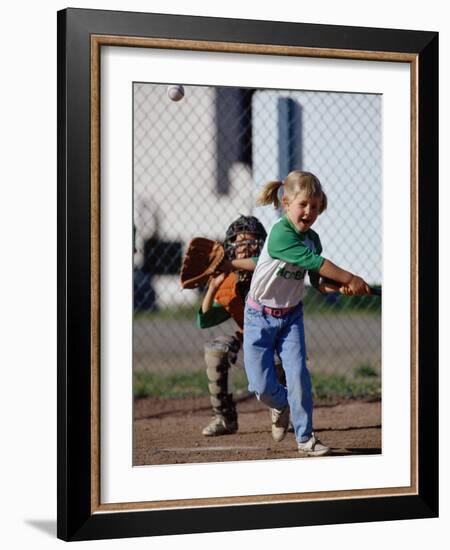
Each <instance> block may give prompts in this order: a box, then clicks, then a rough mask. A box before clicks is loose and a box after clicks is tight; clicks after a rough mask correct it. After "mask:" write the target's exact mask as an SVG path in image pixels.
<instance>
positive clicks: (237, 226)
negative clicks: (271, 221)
mask: <svg viewBox="0 0 450 550" xmlns="http://www.w3.org/2000/svg"><path fill="white" fill-rule="evenodd" d="M239 233H253V234H254V235H256V240H257V244H258V254H259V253H260V252H261V249H262V247H263V245H264V241H265V240H266V237H267V233H266V230H265V229H264V226H263V224H262V223H261V222H260V221H259V220H258V218H255V216H242V215H241V216H239V218H238V219H237V220H235V221H234V222H233V223H232V224H231V225H230V226H229V227H228V229H227V232H226V233H225V241H224V243H223V246H224V249H225V257H226V258H227V259H228V260H233V259H234V258H235V255H236V252H235V247H234V241H235V240H236V237H237V235H239Z"/></svg>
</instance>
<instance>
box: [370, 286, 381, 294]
mask: <svg viewBox="0 0 450 550" xmlns="http://www.w3.org/2000/svg"><path fill="white" fill-rule="evenodd" d="M370 294H371V295H372V296H381V287H380V286H371V287H370Z"/></svg>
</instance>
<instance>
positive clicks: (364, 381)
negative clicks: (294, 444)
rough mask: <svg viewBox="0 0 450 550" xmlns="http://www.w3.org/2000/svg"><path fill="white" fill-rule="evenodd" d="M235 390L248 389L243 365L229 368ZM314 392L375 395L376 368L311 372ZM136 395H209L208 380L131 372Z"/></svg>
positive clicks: (325, 396)
mask: <svg viewBox="0 0 450 550" xmlns="http://www.w3.org/2000/svg"><path fill="white" fill-rule="evenodd" d="M231 378H232V388H233V391H234V392H235V393H238V392H240V391H241V392H242V391H245V390H246V389H247V378H246V375H245V372H244V370H243V369H237V368H233V369H232V370H231ZM312 384H313V396H314V399H316V400H330V399H358V398H367V397H370V398H378V397H380V396H381V381H380V378H379V376H378V375H377V373H376V371H375V369H374V368H373V367H371V366H370V365H368V364H362V365H360V366H359V367H357V368H356V369H355V371H354V373H353V376H344V375H339V374H323V373H322V374H321V373H312ZM133 385H134V388H133V389H134V396H135V397H148V396H153V397H165V398H174V397H201V396H207V395H208V382H207V379H206V373H205V371H203V370H199V371H194V372H174V373H171V374H159V373H151V372H138V373H135V375H134V381H133Z"/></svg>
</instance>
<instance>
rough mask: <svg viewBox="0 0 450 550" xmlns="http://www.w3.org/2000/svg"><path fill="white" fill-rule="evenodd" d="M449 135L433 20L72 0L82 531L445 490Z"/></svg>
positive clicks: (356, 506)
mask: <svg viewBox="0 0 450 550" xmlns="http://www.w3.org/2000/svg"><path fill="white" fill-rule="evenodd" d="M437 143H438V35H437V33H435V32H427V31H410V30H393V29H375V28H358V27H343V26H328V25H318V24H314V25H313V24H300V23H287V22H285V23H280V22H272V21H251V20H240V19H220V18H207V17H191V16H173V15H161V14H148V13H129V12H113V11H100V10H84V9H66V10H63V11H61V12H59V13H58V270H59V272H58V537H59V538H62V539H64V540H88V539H100V538H118V537H134V536H136V537H137V536H153V535H164V534H182V533H200V532H212V531H232V530H248V529H261V528H265V529H267V528H278V527H289V526H303V525H321V524H330V523H351V522H367V521H385V520H394V519H411V518H427V517H436V516H437V515H438V357H437V354H438V342H437V338H438V336H437V334H438V331H437V325H438V290H437V288H438V286H437V277H438V275H437V273H438V268H437V265H438V236H437V235H438V219H437V212H438V162H437V160H438V159H437V156H438V153H437V151H438V147H437ZM307 182H309V183H307ZM296 201H297V202H296ZM297 203H298V204H297ZM296 205H297V206H296ZM295 208H298V210H295ZM313 223H314V230H313V229H311V226H312V224H313ZM289 235H291V236H292V239H294V240H295V243H296V244H295V246H294V245H293V244H292V242H294V241H292V242H291V241H288V239H289V238H291V237H289ZM319 235H320V237H319ZM196 237H203V238H204V239H207V242H208V243H211V242H212V243H213V244H214V243H215V249H214V250H217V249H219V251H221V254H222V255H223V256H220V259H219V261H220V262H221V263H219V264H218V265H219V267H218V268H216V267H214V269H213V270H212V271H210V272H208V274H207V275H206V276H205V277H203V278H202V279H201V280H199V282H198V283H195V284H191V285H188V284H187V283H186V279H183V276H184V274H185V273H186V270H187V269H188V268H187V267H186V266H187V263H188V261H189V258H190V257H191V256H190V254H191V250H192V249H191V248H190V244H191V241H192V240H193V239H195V238H196ZM288 242H289V243H290V244H287V243H288ZM299 243H300V244H299ZM208 246H209V245H208ZM292 247H294V248H292ZM299 247H300V248H301V250H302V251H306V252H302V254H303V253H304V254H306V256H302V259H301V260H300V259H297V258H298V256H293V255H292V254H294V253H295V254H300V252H299V250H300V248H299ZM288 249H289V250H291V251H292V250H294V249H295V252H287V250H288ZM306 257H307V259H305V258H306ZM222 258H223V259H222ZM293 258H295V259H293ZM330 265H332V266H334V267H332V268H330ZM268 266H270V269H272V270H273V277H272V275H271V276H270V277H272V278H271V279H270V278H269V279H267V278H265V277H269V275H267V273H268V272H269V271H268V270H269V267H268ZM292 266H294V268H296V269H294V270H292ZM300 268H301V269H300ZM329 269H334V271H333V272H332V273H334V274H336V277H330V276H329V273H331V272H330V271H329ZM277 277H278V279H276V278H277ZM330 278H331V279H333V281H330V280H329V279H330ZM274 279H276V282H273V280H274ZM180 281H181V283H180ZM262 281H265V282H264V283H263V282H262ZM267 281H269V282H267ZM264 285H266V286H264ZM289 285H291V286H289ZM292 285H294V286H292ZM288 287H289V289H291V288H295V292H291V290H289V291H288V290H286V289H287V288H288ZM261 288H263V291H261ZM271 288H272V289H276V290H273V294H271V292H269V290H268V289H271ZM318 290H319V292H318ZM258 293H259V294H258ZM381 294H382V296H381ZM280 296H281V298H280ZM261 297H262V298H261ZM256 298H258V299H256ZM245 304H246V305H245ZM244 306H245V312H244ZM249 309H250V310H252V313H249ZM249 315H250V316H251V315H253V321H249V319H250V317H248V316H249ZM303 316H304V317H303ZM256 317H258V319H260V320H261V319H264V323H265V327H266V326H267V327H268V326H270V327H272V328H271V330H272V329H273V330H275V329H274V327H275V326H276V327H277V328H276V330H277V331H278V332H277V333H276V334H277V336H276V337H275V336H274V338H273V340H272V341H271V343H270V345H269V344H267V342H265V343H264V346H263V348H264V350H265V352H264V359H261V365H262V366H261V369H263V370H261V371H258V368H259V366H258V368H256V367H255V365H259V363H258V361H259V360H258V357H259V356H257V355H256V354H255V353H253V351H252V350H254V349H256V348H257V349H263V348H262V347H261V346H262V344H261V341H262V340H260V339H258V338H259V337H258V338H257V337H256V336H255V325H254V324H253V322H256ZM294 318H295V319H294ZM287 319H289V321H287ZM283 323H287V324H285V325H283V327H284V328H283V329H281V328H280V327H281V326H282V324H283ZM293 326H295V327H297V328H296V329H295V330H297V329H298V331H299V332H298V334H300V335H301V338H300V340H299V343H298V346H297V347H295V345H294V344H292V343H288V342H291V340H290V338H291V337H290V336H289V337H288V332H281V331H282V330H286V331H287V330H288V328H286V327H289V331H290V330H291V329H292V327H293ZM246 327H247V329H246ZM292 330H293V329H292ZM289 334H291V332H289ZM296 334H297V333H296ZM261 338H262V337H261ZM305 342H306V343H305ZM258 346H259V347H258ZM293 350H295V354H294V356H295V357H294V356H292V355H291V353H294V351H293ZM261 357H262V356H261ZM293 357H294V358H293ZM264 369H267V370H264ZM259 372H262V373H263V374H262V375H260V374H258V373H259ZM262 380H263V381H264V384H262V382H261V381H262ZM268 380H269V382H268ZM299 380H300V383H299V384H298V383H297V382H298V381H299ZM269 385H270V388H272V390H273V391H272V390H271V392H272V393H270V391H269V389H268V388H269ZM274 388H275V389H274ZM275 390H276V391H275ZM278 403H280V404H278ZM281 403H287V404H286V405H282V404H281ZM269 409H270V410H269ZM313 410H314V415H313ZM269 412H270V414H269Z"/></svg>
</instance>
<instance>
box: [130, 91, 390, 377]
mask: <svg viewBox="0 0 450 550" xmlns="http://www.w3.org/2000/svg"><path fill="white" fill-rule="evenodd" d="M166 89H167V86H166V85H161V84H148V83H135V84H134V89H133V109H134V119H133V121H134V134H133V135H134V143H133V155H134V181H133V186H134V235H135V254H134V310H135V315H134V326H133V334H134V343H133V345H134V358H133V359H134V370H135V372H140V371H150V372H154V373H158V374H160V375H166V374H172V373H177V372H191V371H203V370H204V360H203V345H204V342H206V341H207V340H210V339H212V338H214V337H216V336H220V335H224V334H231V333H233V332H234V331H235V325H234V322H233V321H231V320H230V321H227V322H225V323H223V324H222V325H219V326H217V327H214V328H210V329H204V330H201V329H199V328H197V326H196V312H197V310H198V308H199V306H200V303H201V299H202V292H201V291H197V290H184V291H181V290H180V286H179V278H178V273H179V270H180V267H181V261H182V256H183V253H184V250H185V247H186V246H187V243H188V242H189V241H190V240H191V239H192V238H193V237H195V236H204V237H208V238H213V239H217V240H221V241H222V240H223V239H224V236H225V231H226V229H227V227H228V226H229V224H230V223H231V222H232V221H234V220H235V219H236V218H237V217H238V216H239V215H240V214H244V215H255V216H257V217H258V218H259V219H260V220H261V222H262V223H263V224H264V225H265V226H266V229H268V227H269V225H270V224H271V223H272V221H274V220H275V219H276V217H278V215H279V213H277V212H276V211H274V209H273V208H272V207H256V205H255V196H256V194H257V192H258V190H259V188H260V187H261V186H262V185H264V184H265V183H266V182H267V181H269V180H271V179H282V178H284V177H285V176H286V175H287V173H288V172H289V171H291V170H293V169H302V170H308V171H311V172H313V173H314V174H316V175H317V176H318V177H319V179H320V180H321V182H322V184H323V186H324V189H325V192H326V193H327V195H328V199H329V207H328V210H326V211H325V212H324V214H323V215H322V216H320V217H319V218H318V220H317V222H316V223H315V226H314V229H315V230H316V231H317V232H318V233H319V235H320V237H321V241H322V245H323V249H324V251H323V255H324V256H325V257H327V258H329V259H331V260H332V261H334V262H335V263H337V264H338V265H339V266H341V267H343V268H346V269H348V270H350V271H352V272H355V273H357V274H359V275H361V276H363V277H364V278H365V279H366V280H367V281H368V282H370V283H371V284H381V282H382V271H381V269H382V260H381V248H382V203H381V200H382V188H381V182H382V180H381V178H382V174H381V164H382V158H381V141H382V136H381V112H382V111H381V107H382V103H381V96H379V95H373V94H354V93H336V92H309V91H286V90H253V89H242V88H231V87H230V88H228V87H203V86H186V87H185V92H186V94H185V97H184V98H183V99H182V100H181V101H178V102H174V101H171V100H170V99H169V98H168V96H167V93H166ZM306 283H307V284H308V281H306ZM305 328H306V338H307V348H308V354H309V357H310V361H311V368H312V369H313V370H316V371H321V372H326V373H342V374H346V375H351V374H352V373H355V372H358V371H362V370H364V369H366V372H373V373H374V375H380V372H381V305H380V299H379V298H376V297H373V298H372V297H363V298H346V297H344V296H340V295H329V296H327V297H324V296H322V295H320V294H318V293H317V292H316V291H315V290H314V289H312V288H311V287H307V290H306V296H305ZM239 361H242V358H240V359H239Z"/></svg>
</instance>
